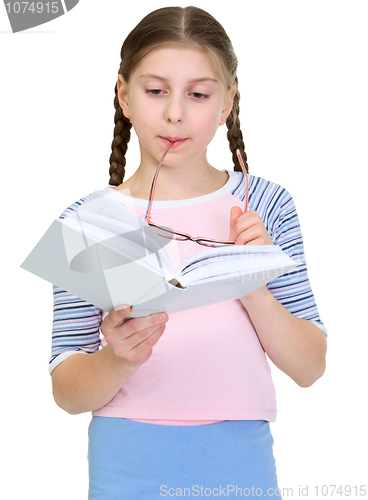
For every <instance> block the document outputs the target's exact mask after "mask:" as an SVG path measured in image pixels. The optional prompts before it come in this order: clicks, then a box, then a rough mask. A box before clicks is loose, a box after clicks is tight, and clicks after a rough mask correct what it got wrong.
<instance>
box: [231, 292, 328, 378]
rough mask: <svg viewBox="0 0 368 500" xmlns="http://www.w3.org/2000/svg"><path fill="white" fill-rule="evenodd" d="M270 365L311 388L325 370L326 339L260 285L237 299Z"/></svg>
mask: <svg viewBox="0 0 368 500" xmlns="http://www.w3.org/2000/svg"><path fill="white" fill-rule="evenodd" d="M240 301H241V303H242V304H243V306H244V307H245V308H246V310H247V312H248V314H249V316H250V319H251V321H252V323H253V326H254V328H255V330H256V332H257V335H258V338H259V340H260V342H261V344H262V347H263V349H264V350H265V351H266V353H267V355H268V357H269V358H270V359H271V360H272V362H273V363H274V364H275V365H276V366H277V367H278V368H279V369H280V370H282V371H283V372H284V373H286V374H287V375H289V377H291V378H292V379H293V380H294V381H295V382H296V383H297V384H298V385H300V386H301V387H309V386H311V385H312V384H313V383H314V382H315V381H316V380H317V379H319V378H320V377H321V376H322V375H323V373H324V371H325V367H326V350H327V342H326V337H325V336H324V334H323V333H322V332H321V330H320V329H319V328H318V327H317V326H316V325H314V324H313V323H311V322H310V321H308V320H305V319H301V318H297V317H296V316H294V315H293V314H291V313H290V312H289V311H288V310H287V309H286V308H285V307H284V306H283V305H282V304H281V303H280V302H279V301H278V300H277V299H276V298H275V297H274V296H273V295H272V293H271V292H270V291H269V290H268V289H267V288H266V286H263V287H262V288H260V289H258V290H256V291H255V292H253V293H251V294H249V295H247V296H246V297H243V298H242V299H240Z"/></svg>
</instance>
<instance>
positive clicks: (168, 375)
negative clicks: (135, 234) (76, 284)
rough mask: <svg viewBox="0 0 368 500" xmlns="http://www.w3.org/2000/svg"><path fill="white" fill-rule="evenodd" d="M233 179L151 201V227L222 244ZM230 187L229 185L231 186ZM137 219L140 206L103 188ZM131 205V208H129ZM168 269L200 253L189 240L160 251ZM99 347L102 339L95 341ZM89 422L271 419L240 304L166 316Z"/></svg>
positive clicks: (268, 384) (268, 383) (271, 400)
mask: <svg viewBox="0 0 368 500" xmlns="http://www.w3.org/2000/svg"><path fill="white" fill-rule="evenodd" d="M237 182H239V177H238V175H237V174H233V175H231V177H230V179H229V181H228V183H227V184H226V185H225V186H224V187H223V188H222V189H220V190H218V191H216V192H214V193H211V194H210V195H206V196H201V197H198V198H191V199H187V200H178V201H158V202H154V204H153V208H152V212H151V218H152V221H154V222H155V223H157V224H159V225H162V226H166V227H170V228H173V229H175V230H177V231H180V232H184V233H189V234H191V235H193V236H203V237H208V238H212V239H221V240H227V239H228V238H229V229H230V225H229V221H230V209H231V207H233V206H234V205H238V206H239V207H241V208H242V209H244V202H242V201H241V200H240V198H239V197H238V196H236V195H234V194H233V193H234V190H235V188H236V183H237ZM231 184H233V186H231ZM104 192H109V195H110V196H113V197H114V198H115V199H116V200H118V201H120V202H122V203H123V204H124V205H125V206H126V207H127V208H129V207H130V208H131V209H132V210H134V211H136V213H137V215H138V216H139V217H142V218H143V217H144V215H145V212H146V209H147V201H145V200H139V199H132V198H130V197H129V196H125V195H123V194H122V193H119V192H117V191H115V190H113V189H112V188H107V189H106V190H105V191H104ZM133 204H134V205H133ZM167 249H168V251H169V253H170V256H171V259H172V261H173V264H174V269H175V268H177V267H179V265H181V264H182V263H183V262H185V261H186V260H187V259H188V258H189V257H191V256H192V255H194V254H196V253H198V252H201V251H205V250H207V248H206V247H204V246H201V245H198V244H197V243H194V242H191V241H185V242H176V241H171V242H170V243H169V244H168V245H167ZM102 345H104V339H103V341H102ZM93 415H97V416H108V417H124V418H130V419H137V420H139V419H142V420H152V419H155V420H156V423H158V422H157V419H158V420H176V421H179V420H186V421H188V420H189V421H190V420H192V421H200V420H202V421H207V422H208V421H220V420H254V419H261V420H268V421H274V420H275V418H276V400H275V390H274V386H273V383H272V380H271V371H270V367H269V365H268V362H267V359H266V355H265V352H264V350H263V348H262V346H261V344H260V342H259V339H258V337H257V334H256V332H255V330H254V328H253V325H252V323H251V321H250V319H249V316H248V314H247V311H246V310H245V308H244V307H243V305H242V304H241V302H240V301H239V300H232V301H227V302H222V303H219V304H214V305H210V306H206V307H201V308H197V309H192V310H189V311H184V312H178V313H173V314H170V316H169V321H168V322H167V324H166V330H165V332H164V334H163V335H162V337H161V338H160V340H159V341H158V343H157V344H156V345H155V347H154V349H153V353H152V356H151V357H150V359H149V360H148V361H147V362H146V363H144V364H143V365H142V366H141V367H140V368H139V370H137V372H136V373H135V374H134V375H133V376H132V377H131V378H130V379H129V380H128V381H127V382H126V383H125V384H124V386H123V387H122V388H121V389H120V391H119V392H118V393H117V394H116V396H115V397H114V398H113V399H112V400H111V401H110V402H109V403H108V404H107V405H106V406H104V407H103V408H101V409H99V410H97V411H95V412H93Z"/></svg>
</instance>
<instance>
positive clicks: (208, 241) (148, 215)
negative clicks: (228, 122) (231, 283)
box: [144, 141, 248, 247]
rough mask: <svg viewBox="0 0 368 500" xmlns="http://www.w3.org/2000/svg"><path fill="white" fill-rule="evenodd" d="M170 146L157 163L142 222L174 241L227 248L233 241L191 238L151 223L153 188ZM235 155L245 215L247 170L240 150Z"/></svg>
mask: <svg viewBox="0 0 368 500" xmlns="http://www.w3.org/2000/svg"><path fill="white" fill-rule="evenodd" d="M171 145H172V141H171V142H170V144H169V145H168V147H167V148H166V150H165V152H164V154H163V155H162V157H161V159H160V161H159V164H158V166H157V169H156V172H155V175H154V177H153V181H152V185H151V190H150V194H149V198H148V208H147V211H146V215H145V217H144V221H145V222H146V223H147V224H148V225H149V226H151V227H153V228H154V227H156V228H158V229H161V230H164V231H166V232H167V233H169V234H172V235H173V239H175V240H176V241H188V240H189V241H193V242H195V243H198V245H203V246H207V247H221V246H227V245H234V244H235V241H223V240H213V239H210V238H202V237H193V236H191V235H190V234H187V233H178V232H177V231H173V230H172V229H170V228H167V227H163V226H159V225H158V224H155V223H154V222H152V221H151V209H152V203H153V195H154V191H155V187H156V182H157V177H158V173H159V171H160V167H161V165H162V163H163V161H164V159H165V156H166V154H167V152H168V151H169V149H170V147H171ZM236 154H237V156H238V159H239V163H240V166H241V169H242V171H243V175H244V182H245V207H244V212H243V213H245V212H247V211H248V175H247V170H246V168H245V165H244V162H243V158H242V156H241V154H240V150H239V149H237V150H236ZM175 236H180V238H175ZM163 237H164V238H169V237H168V236H163Z"/></svg>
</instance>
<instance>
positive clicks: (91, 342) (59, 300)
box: [49, 198, 102, 373]
mask: <svg viewBox="0 0 368 500" xmlns="http://www.w3.org/2000/svg"><path fill="white" fill-rule="evenodd" d="M84 201H85V198H81V199H80V200H79V201H77V202H75V203H73V204H72V205H70V206H69V207H68V208H67V209H66V210H64V212H63V213H62V214H61V215H60V219H64V218H66V217H68V215H70V214H71V213H73V212H74V211H75V210H76V209H77V208H78V207H79V206H80V205H81V204H82V203H83V202H84ZM53 294H54V316H53V325H52V346H51V358H50V361H49V371H50V373H51V372H52V370H53V369H54V368H56V366H58V365H59V364H60V363H61V362H62V361H64V360H65V359H66V358H67V357H68V356H70V355H72V354H75V353H76V352H82V353H93V352H97V351H98V349H99V346H100V343H101V340H100V325H101V322H102V316H101V314H102V311H101V310H100V309H99V308H98V307H96V306H94V305H93V304H89V303H88V302H86V301H84V300H83V299H80V298H79V297H77V296H75V295H73V294H71V293H69V292H67V291H66V290H63V289H61V288H59V287H58V286H56V285H54V287H53Z"/></svg>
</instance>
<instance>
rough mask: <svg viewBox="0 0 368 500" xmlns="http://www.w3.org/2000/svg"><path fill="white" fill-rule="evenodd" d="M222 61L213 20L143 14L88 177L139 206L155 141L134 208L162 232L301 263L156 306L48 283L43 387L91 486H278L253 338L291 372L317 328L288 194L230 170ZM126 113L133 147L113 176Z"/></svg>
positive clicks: (262, 358)
mask: <svg viewBox="0 0 368 500" xmlns="http://www.w3.org/2000/svg"><path fill="white" fill-rule="evenodd" d="M236 70H237V59H236V56H235V54H234V51H233V48H232V45H231V42H230V40H229V38H228V37H227V35H226V33H225V31H224V29H223V27H222V26H221V25H220V24H219V23H218V22H217V21H216V20H215V19H214V18H213V17H212V16H210V15H209V14H207V13H206V12H204V11H203V10H200V9H198V8H195V7H187V8H180V7H172V8H163V9H159V10H157V11H155V12H152V13H151V14H149V15H148V16H146V17H145V18H144V19H143V20H142V21H141V22H140V23H139V24H138V25H137V27H136V28H135V29H134V30H133V31H132V32H131V33H130V34H129V36H128V37H127V38H126V40H125V42H124V44H123V47H122V50H121V64H120V69H119V74H118V81H117V84H116V87H115V93H116V96H115V101H114V104H115V109H116V113H115V130H114V140H113V143H112V154H111V157H110V164H111V166H110V176H111V177H110V182H109V187H108V188H106V189H105V191H104V193H105V194H107V195H108V196H112V197H114V198H115V199H116V200H118V201H119V202H120V203H122V204H124V205H125V206H126V207H128V208H129V207H130V208H131V209H132V210H135V211H136V213H137V214H138V215H139V216H140V217H145V215H146V214H147V207H148V200H149V198H150V188H151V185H152V180H153V178H154V176H155V173H157V172H158V170H157V165H158V162H159V160H160V158H161V157H162V156H163V154H164V153H165V151H167V153H166V156H165V158H164V162H163V164H162V167H161V169H160V175H159V176H158V178H156V184H155V190H154V193H153V192H152V194H153V198H154V201H153V204H152V206H151V211H150V215H149V219H147V220H148V221H151V222H153V223H156V224H158V225H161V226H166V227H170V228H173V231H174V232H176V235H178V234H179V233H178V232H180V234H182V233H186V234H189V235H200V236H201V237H203V238H205V239H211V240H216V241H225V242H226V241H227V240H229V241H235V244H238V245H245V244H248V245H272V244H278V245H280V246H281V247H282V248H283V250H284V251H285V252H287V253H288V254H289V255H290V256H291V257H292V258H298V259H301V260H302V261H303V264H301V265H299V266H298V267H297V268H296V269H295V270H294V271H293V272H291V273H289V274H287V275H284V276H282V277H281V278H279V279H277V280H275V281H273V282H272V283H269V284H268V285H267V286H264V287H262V288H260V289H258V290H256V291H255V292H253V293H251V294H249V295H247V296H246V297H243V298H241V299H239V300H234V301H227V302H223V303H220V304H215V305H213V306H206V307H201V308H197V309H193V310H190V311H184V312H180V313H175V314H171V315H170V318H169V317H168V316H167V314H166V313H164V312H163V313H159V314H152V315H150V316H148V317H142V318H134V319H130V320H128V319H129V314H130V313H131V311H132V309H131V307H130V306H129V305H124V304H122V305H121V307H120V308H118V310H115V311H112V312H110V313H109V314H107V313H105V312H104V311H100V310H99V309H97V308H96V307H95V306H93V305H92V304H87V303H86V302H84V301H83V300H81V299H80V298H78V297H75V296H74V295H71V294H69V293H68V292H66V291H65V290H61V289H59V288H58V287H56V286H55V287H54V296H55V312H54V333H53V354H52V357H51V361H50V371H51V373H52V381H53V393H54V398H55V401H56V402H57V404H58V405H59V406H60V407H61V408H63V409H65V410H66V411H67V412H69V413H71V414H77V413H81V412H86V411H92V412H93V418H92V421H91V424H90V429H89V470H90V488H89V498H90V499H91V500H92V499H104V500H108V499H114V500H116V499H120V498H121V499H123V498H124V499H125V498H129V499H139V500H141V499H154V498H161V497H162V496H206V497H209V498H215V497H217V496H234V497H235V496H241V495H244V496H280V493H279V491H278V490H277V477H276V468H275V460H274V457H273V451H272V445H273V438H272V436H271V434H270V428H269V422H273V421H274V420H275V417H276V404H275V392H274V387H273V384H272V380H271V377H270V368H269V365H268V363H267V360H266V355H265V353H267V355H268V356H269V358H270V359H271V360H272V361H273V363H274V364H275V365H276V366H278V368H280V369H281V370H282V371H284V372H285V373H286V374H287V375H289V376H290V377H291V378H292V379H293V380H295V382H296V383H297V384H299V385H300V386H302V387H307V386H310V385H311V384H313V383H314V382H315V381H316V380H317V379H318V378H319V377H321V375H322V374H323V372H324V369H325V353H326V340H325V334H326V330H325V327H324V325H323V324H322V322H321V321H320V319H319V316H318V311H317V308H316V304H315V301H314V297H313V294H312V291H311V288H310V285H309V281H308V277H307V269H306V265H305V261H304V260H303V259H304V256H303V243H302V239H301V232H300V227H299V223H298V217H297V214H296V211H295V207H294V203H293V200H292V198H291V197H290V195H289V193H288V192H287V191H285V189H283V188H282V187H280V186H278V185H276V184H274V183H271V182H268V181H266V180H264V179H261V178H259V177H255V176H251V175H250V176H249V179H248V181H246V178H245V175H244V174H243V173H242V168H241V163H240V162H239V158H238V156H237V154H236V151H237V149H239V150H240V153H241V158H240V160H242V161H243V162H244V168H245V170H248V166H247V163H246V161H247V157H246V154H245V152H244V144H243V140H242V133H241V130H240V122H239V98H240V95H239V91H238V80H237V75H236ZM225 123H226V125H227V127H228V139H229V144H230V150H231V151H232V157H233V162H234V171H227V170H222V171H219V170H217V169H215V168H213V167H212V166H211V165H210V164H209V163H208V161H207V159H206V149H207V146H208V144H209V143H210V142H211V140H212V138H213V137H214V135H215V133H216V130H217V128H218V126H219V125H224V124H225ZM132 126H133V127H134V130H135V132H136V134H137V136H138V139H139V146H140V152H141V162H140V165H139V167H138V169H137V171H136V172H135V173H134V175H133V176H132V177H131V178H130V179H128V180H127V181H125V182H124V167H125V153H126V150H127V145H128V142H129V139H130V130H131V127H132ZM245 170H244V173H245ZM248 197H249V210H247V211H244V207H245V203H246V201H247V199H248ZM84 201H85V199H82V200H80V201H79V202H77V203H76V204H74V205H72V206H71V207H69V208H68V209H67V210H66V211H65V212H64V213H63V215H62V216H61V217H66V216H67V215H68V213H70V212H71V211H73V210H75V209H76V207H78V206H79V205H80V204H81V203H83V202H84ZM176 237H177V236H176ZM176 237H175V236H174V239H173V240H172V241H171V242H170V243H169V245H168V248H169V251H171V252H172V255H173V258H175V255H177V253H178V255H179V260H180V261H184V260H186V259H188V257H189V256H190V255H193V254H195V253H196V252H200V251H203V250H206V248H207V247H206V246H203V244H198V243H201V241H199V240H196V239H195V238H190V237H188V238H187V239H183V240H182V241H177V239H175V238H176ZM202 243H203V240H202ZM215 244H216V243H215ZM175 252H177V253H175ZM178 265H179V262H178ZM122 286H124V284H123V283H122ZM100 330H101V332H102V334H103V337H102V340H100V335H99V331H100ZM101 346H102V348H100V347H101ZM86 353H87V355H86Z"/></svg>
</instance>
